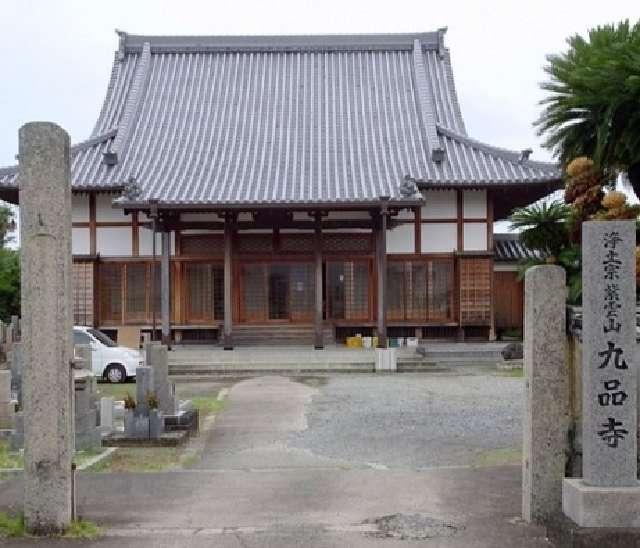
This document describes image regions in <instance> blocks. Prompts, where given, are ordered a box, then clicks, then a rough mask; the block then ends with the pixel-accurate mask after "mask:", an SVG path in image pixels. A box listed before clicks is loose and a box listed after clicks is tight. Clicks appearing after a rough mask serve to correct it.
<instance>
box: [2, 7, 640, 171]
mask: <svg viewBox="0 0 640 548" xmlns="http://www.w3.org/2000/svg"><path fill="white" fill-rule="evenodd" d="M638 17H640V2H638V0H635V1H632V0H613V1H609V2H603V1H594V0H579V1H576V0H569V1H568V0H537V1H536V2H526V1H515V0H514V1H498V0H484V1H476V0H441V1H439V2H433V1H430V0H420V1H412V0H394V1H389V0H368V1H360V0H358V1H352V0H318V1H315V0H306V1H305V0H262V1H261V0H253V1H252V0H226V1H217V0H209V1H204V0H171V1H164V0H153V1H147V0H126V1H122V0H108V1H101V2H98V1H93V0H77V1H76V0H2V14H1V17H0V78H1V80H0V165H6V164H12V163H15V162H14V156H15V154H16V152H17V130H18V128H19V127H20V125H22V124H23V123H25V122H27V121H30V120H52V121H55V122H57V123H58V124H60V125H61V126H62V127H64V128H65V129H67V131H69V133H70V134H71V139H72V141H73V142H77V141H79V140H82V139H84V138H86V137H87V136H88V134H89V132H90V131H91V129H92V126H93V123H94V121H95V119H96V117H97V115H98V112H99V109H100V105H101V103H102V100H103V98H104V95H105V91H106V86H107V80H108V77H109V75H110V71H111V65H112V61H113V52H114V51H115V49H116V48H117V37H116V34H115V32H114V29H116V28H119V29H122V30H125V31H127V32H131V33H139V34H297V33H302V34H306V33H356V32H368V33H369V32H413V31H431V30H435V29H437V28H439V27H443V26H446V27H448V29H449V30H448V32H447V35H446V38H445V40H446V45H447V46H448V47H449V48H450V50H451V55H452V61H453V70H454V75H455V79H456V85H457V89H458V93H459V95H460V102H461V106H462V114H463V116H464V118H465V120H466V124H467V129H468V132H469V133H470V135H472V136H473V137H475V138H478V139H481V140H484V141H486V142H488V143H491V144H494V145H498V146H502V147H507V148H512V149H516V150H519V149H522V148H526V147H531V148H533V149H534V156H533V158H534V159H536V158H537V159H549V158H550V155H549V153H548V152H546V151H544V150H542V149H541V148H540V146H539V143H540V138H538V137H537V136H536V135H535V132H534V130H533V128H532V122H533V121H534V120H535V119H536V117H537V116H538V114H539V111H540V107H539V106H538V104H537V103H538V101H539V100H540V98H541V92H540V91H539V88H538V83H539V82H540V81H541V80H543V79H544V73H543V70H542V67H543V65H544V63H545V55H546V54H548V53H553V52H558V51H562V50H563V49H564V48H565V39H566V37H567V36H569V35H572V34H574V33H585V31H586V30H587V29H588V28H590V27H592V26H595V25H597V24H603V23H607V22H614V21H619V20H621V19H624V18H631V19H634V20H635V19H637V18H638Z"/></svg>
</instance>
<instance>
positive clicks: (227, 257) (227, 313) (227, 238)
mask: <svg viewBox="0 0 640 548" xmlns="http://www.w3.org/2000/svg"><path fill="white" fill-rule="evenodd" d="M234 222H235V215H233V214H232V213H227V214H226V215H225V221H224V349H225V350H233V263H232V261H233V230H234V226H233V225H234Z"/></svg>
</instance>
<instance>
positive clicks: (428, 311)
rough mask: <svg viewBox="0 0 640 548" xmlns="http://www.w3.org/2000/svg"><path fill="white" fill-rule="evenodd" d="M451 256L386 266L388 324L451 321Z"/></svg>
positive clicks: (452, 277)
mask: <svg viewBox="0 0 640 548" xmlns="http://www.w3.org/2000/svg"><path fill="white" fill-rule="evenodd" d="M453 290H454V269H453V257H451V258H447V257H443V258H439V257H438V258H425V259H419V260H412V261H396V260H390V261H388V263H387V319H388V320H389V321H419V322H443V323H445V322H451V321H453Z"/></svg>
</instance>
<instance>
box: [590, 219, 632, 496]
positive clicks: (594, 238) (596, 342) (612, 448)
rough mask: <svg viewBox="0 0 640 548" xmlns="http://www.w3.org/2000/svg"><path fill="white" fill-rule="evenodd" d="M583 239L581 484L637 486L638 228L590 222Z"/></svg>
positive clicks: (616, 223) (629, 225)
mask: <svg viewBox="0 0 640 548" xmlns="http://www.w3.org/2000/svg"><path fill="white" fill-rule="evenodd" d="M582 234H583V249H582V269H583V271H582V303H583V316H582V318H583V320H582V326H583V327H582V329H583V331H582V333H583V337H582V340H583V349H582V350H583V351H582V371H583V376H582V383H583V384H582V413H583V422H582V447H583V460H582V462H583V465H582V467H583V478H584V482H585V484H586V485H592V486H608V487H616V486H618V487H623V486H635V485H637V441H636V436H637V430H636V420H637V419H636V416H637V408H636V398H637V364H636V362H635V359H634V357H635V356H634V353H635V348H636V342H635V337H636V305H635V303H636V287H635V280H636V278H635V247H636V227H635V221H599V222H597V221H592V222H588V223H585V224H584V225H583V228H582Z"/></svg>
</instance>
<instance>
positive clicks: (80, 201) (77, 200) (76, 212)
mask: <svg viewBox="0 0 640 548" xmlns="http://www.w3.org/2000/svg"><path fill="white" fill-rule="evenodd" d="M71 221H72V222H74V223H88V222H89V195H88V194H72V195H71Z"/></svg>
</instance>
